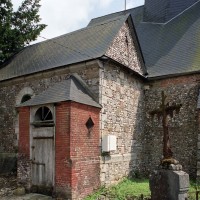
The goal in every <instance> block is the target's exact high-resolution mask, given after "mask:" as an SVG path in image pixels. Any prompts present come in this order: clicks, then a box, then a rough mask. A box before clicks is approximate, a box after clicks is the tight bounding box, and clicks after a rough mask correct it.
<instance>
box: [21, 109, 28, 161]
mask: <svg viewBox="0 0 200 200" xmlns="http://www.w3.org/2000/svg"><path fill="white" fill-rule="evenodd" d="M18 145H19V149H18V153H19V154H24V155H26V156H27V157H28V158H29V157H30V108H29V107H21V108H19V144H18Z"/></svg>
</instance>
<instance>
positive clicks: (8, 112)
mask: <svg viewBox="0 0 200 200" xmlns="http://www.w3.org/2000/svg"><path fill="white" fill-rule="evenodd" d="M72 73H77V74H79V75H80V76H81V77H82V78H83V80H85V81H86V83H87V84H88V85H89V86H90V89H91V90H92V91H94V94H95V95H96V97H98V94H99V87H98V83H99V66H98V64H97V63H96V62H87V63H83V64H78V65H72V66H68V67H63V68H60V69H56V70H52V71H49V72H43V73H38V74H35V75H30V76H26V77H21V78H16V79H13V80H10V81H5V82H1V83H0V138H1V140H0V153H1V152H2V153H5V152H6V153H13V152H17V146H16V144H17V142H16V141H17V135H16V134H15V133H16V132H18V131H16V130H15V128H16V123H17V121H18V113H17V111H16V109H15V106H16V104H17V103H18V102H19V94H21V92H22V91H23V90H24V88H29V89H30V90H32V91H33V95H37V94H39V93H41V92H42V91H44V90H46V89H47V88H48V87H51V86H52V85H53V84H55V83H56V82H60V81H61V80H63V79H66V78H68V77H69V75H70V74H72Z"/></svg>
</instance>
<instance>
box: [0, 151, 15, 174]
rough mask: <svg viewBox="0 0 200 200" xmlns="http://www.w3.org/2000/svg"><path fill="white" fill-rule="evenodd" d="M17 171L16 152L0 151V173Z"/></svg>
mask: <svg viewBox="0 0 200 200" xmlns="http://www.w3.org/2000/svg"><path fill="white" fill-rule="evenodd" d="M16 172H17V154H16V153H0V175H2V174H9V173H16Z"/></svg>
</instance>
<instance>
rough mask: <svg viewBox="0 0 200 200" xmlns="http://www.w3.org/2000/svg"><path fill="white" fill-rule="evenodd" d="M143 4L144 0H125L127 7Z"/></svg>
mask: <svg viewBox="0 0 200 200" xmlns="http://www.w3.org/2000/svg"><path fill="white" fill-rule="evenodd" d="M141 5H144V0H127V9H129V8H134V7H137V6H141Z"/></svg>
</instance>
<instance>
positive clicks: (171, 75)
mask: <svg viewBox="0 0 200 200" xmlns="http://www.w3.org/2000/svg"><path fill="white" fill-rule="evenodd" d="M194 74H200V70H197V71H192V72H182V73H176V74H167V75H162V76H155V77H147V80H148V81H154V80H162V79H166V78H175V77H179V76H186V75H194Z"/></svg>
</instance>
